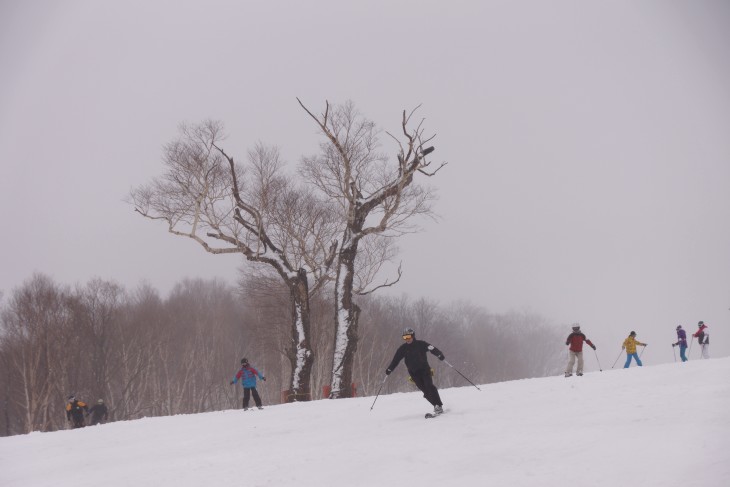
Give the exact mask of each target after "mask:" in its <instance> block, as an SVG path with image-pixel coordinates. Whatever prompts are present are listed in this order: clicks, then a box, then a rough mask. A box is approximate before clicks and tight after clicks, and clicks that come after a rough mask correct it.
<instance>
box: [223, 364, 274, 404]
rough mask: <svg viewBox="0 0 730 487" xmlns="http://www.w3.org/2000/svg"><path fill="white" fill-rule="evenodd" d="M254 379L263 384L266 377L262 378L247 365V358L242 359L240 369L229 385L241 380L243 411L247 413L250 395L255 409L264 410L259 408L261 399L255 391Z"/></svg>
mask: <svg viewBox="0 0 730 487" xmlns="http://www.w3.org/2000/svg"><path fill="white" fill-rule="evenodd" d="M256 377H258V378H259V379H261V380H262V381H264V382H265V381H266V377H264V376H263V375H262V374H261V372H259V371H258V370H256V369H254V368H253V367H251V364H249V363H248V359H247V358H242V359H241V369H240V370H239V371H238V372H237V373H236V376H235V377H234V378H233V380H232V381H231V384H235V383H236V382H238V379H241V385H242V386H243V410H244V411H248V403H249V400H250V397H251V395H253V401H254V403H256V407H257V408H259V409H264V408H263V407H262V406H261V397H259V393H258V391H257V390H256Z"/></svg>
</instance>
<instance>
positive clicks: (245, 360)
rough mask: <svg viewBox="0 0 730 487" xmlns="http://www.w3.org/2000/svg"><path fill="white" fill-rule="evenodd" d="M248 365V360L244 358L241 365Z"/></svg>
mask: <svg viewBox="0 0 730 487" xmlns="http://www.w3.org/2000/svg"><path fill="white" fill-rule="evenodd" d="M247 363H248V359H247V358H246V357H243V358H242V359H241V365H246V364H247Z"/></svg>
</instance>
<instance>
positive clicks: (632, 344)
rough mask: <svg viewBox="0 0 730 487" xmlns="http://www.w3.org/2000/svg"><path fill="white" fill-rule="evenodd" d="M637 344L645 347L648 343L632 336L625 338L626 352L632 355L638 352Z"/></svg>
mask: <svg viewBox="0 0 730 487" xmlns="http://www.w3.org/2000/svg"><path fill="white" fill-rule="evenodd" d="M636 345H641V346H642V347H645V346H646V343H641V342H640V341H638V340H637V339H636V338H634V337H632V336H630V337H628V338H627V339H626V340H624V348H625V349H626V353H628V354H629V355H631V354H632V353H636Z"/></svg>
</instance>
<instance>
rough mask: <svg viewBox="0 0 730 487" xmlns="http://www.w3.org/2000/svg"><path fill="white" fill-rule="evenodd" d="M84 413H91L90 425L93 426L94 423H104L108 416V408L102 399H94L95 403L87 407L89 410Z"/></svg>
mask: <svg viewBox="0 0 730 487" xmlns="http://www.w3.org/2000/svg"><path fill="white" fill-rule="evenodd" d="M86 415H87V416H89V415H91V425H92V426H93V425H95V424H100V423H105V422H106V420H107V418H108V417H109V410H108V409H107V407H106V404H104V400H103V399H99V400H98V401H96V404H95V405H93V406H92V407H91V409H89V412H88V413H87V414H86Z"/></svg>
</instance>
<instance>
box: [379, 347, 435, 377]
mask: <svg viewBox="0 0 730 487" xmlns="http://www.w3.org/2000/svg"><path fill="white" fill-rule="evenodd" d="M426 352H431V353H432V354H434V355H436V356H437V357H438V358H439V360H443V359H444V354H443V353H441V350H439V349H438V348H436V347H434V346H433V345H431V344H430V343H428V342H424V341H423V340H415V339H414V340H413V342H412V343H411V344H408V343H404V344H403V345H401V346H400V347H398V350H396V351H395V356H394V357H393V361H392V362H391V363H390V365H389V366H388V371H387V373H390V372H392V371H393V369H395V368H396V367H397V366H398V364H399V363H400V361H401V360H403V359H406V368H407V369H408V373H409V374H410V375H413V374H415V373H416V372H418V371H420V370H430V369H431V367H430V366H429V365H428V358H427V357H426Z"/></svg>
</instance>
